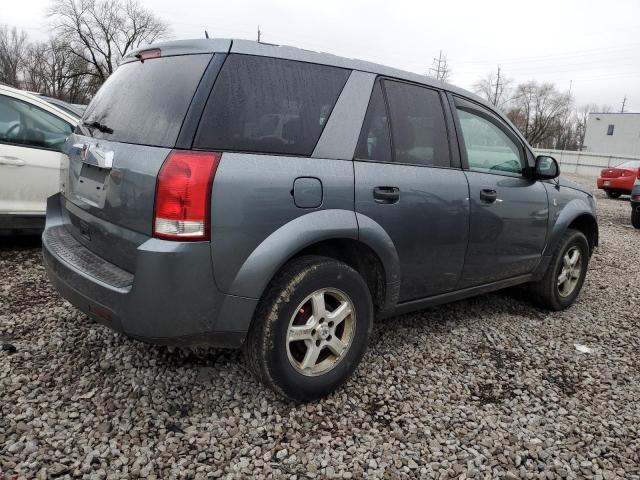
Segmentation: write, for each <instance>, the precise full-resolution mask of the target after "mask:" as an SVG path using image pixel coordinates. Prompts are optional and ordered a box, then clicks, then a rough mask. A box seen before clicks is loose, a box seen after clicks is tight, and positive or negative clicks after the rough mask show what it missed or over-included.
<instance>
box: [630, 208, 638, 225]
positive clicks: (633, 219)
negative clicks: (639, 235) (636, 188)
mask: <svg viewBox="0 0 640 480" xmlns="http://www.w3.org/2000/svg"><path fill="white" fill-rule="evenodd" d="M631 225H633V227H634V228H639V229H640V205H638V206H635V207H631Z"/></svg>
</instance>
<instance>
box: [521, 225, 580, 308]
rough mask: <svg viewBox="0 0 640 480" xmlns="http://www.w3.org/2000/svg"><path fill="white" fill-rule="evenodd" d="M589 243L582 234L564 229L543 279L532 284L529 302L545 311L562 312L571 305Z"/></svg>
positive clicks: (577, 288) (577, 290)
mask: <svg viewBox="0 0 640 480" xmlns="http://www.w3.org/2000/svg"><path fill="white" fill-rule="evenodd" d="M589 254H590V251H589V242H588V241H587V237H585V236H584V234H583V233H582V232H579V231H577V230H571V229H570V230H567V232H566V233H565V234H564V235H563V236H562V238H561V239H560V242H558V246H557V247H556V250H555V252H554V254H553V256H552V258H551V262H550V263H549V266H548V267H547V271H546V272H545V274H544V277H542V279H541V280H540V281H538V282H535V283H533V284H532V293H533V300H534V302H535V303H536V304H538V305H539V306H541V307H543V308H548V309H549V310H564V309H565V308H567V307H570V306H571V305H572V304H573V302H575V300H576V298H577V297H578V294H579V293H580V290H581V289H582V285H583V283H584V279H585V276H586V274H587V267H588V265H589Z"/></svg>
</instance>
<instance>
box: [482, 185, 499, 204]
mask: <svg viewBox="0 0 640 480" xmlns="http://www.w3.org/2000/svg"><path fill="white" fill-rule="evenodd" d="M497 199H498V192H497V191H496V190H494V189H493V188H483V189H482V190H480V200H482V201H483V202H486V203H493V202H495V201H496V200H497Z"/></svg>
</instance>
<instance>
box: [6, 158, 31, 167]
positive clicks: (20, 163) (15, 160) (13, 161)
mask: <svg viewBox="0 0 640 480" xmlns="http://www.w3.org/2000/svg"><path fill="white" fill-rule="evenodd" d="M24 164H25V161H24V160H20V159H19V158H18V157H0V165H13V166H14V167H22V166H23V165H24Z"/></svg>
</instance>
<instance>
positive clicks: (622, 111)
mask: <svg viewBox="0 0 640 480" xmlns="http://www.w3.org/2000/svg"><path fill="white" fill-rule="evenodd" d="M626 103H627V96H626V95H625V96H624V98H623V99H622V108H621V109H620V113H624V106H625V104H626Z"/></svg>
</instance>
